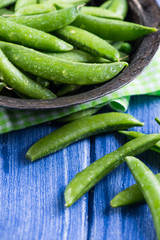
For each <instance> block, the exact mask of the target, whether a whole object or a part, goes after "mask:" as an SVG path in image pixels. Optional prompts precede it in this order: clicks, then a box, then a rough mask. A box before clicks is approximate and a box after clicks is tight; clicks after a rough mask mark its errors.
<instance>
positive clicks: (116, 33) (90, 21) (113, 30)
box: [72, 14, 157, 41]
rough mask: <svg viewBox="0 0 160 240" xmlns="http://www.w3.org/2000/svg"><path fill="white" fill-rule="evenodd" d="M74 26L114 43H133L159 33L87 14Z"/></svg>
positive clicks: (78, 19)
mask: <svg viewBox="0 0 160 240" xmlns="http://www.w3.org/2000/svg"><path fill="white" fill-rule="evenodd" d="M72 24H73V25H74V26H76V27H80V28H83V29H85V30H87V31H89V32H91V33H93V34H95V35H97V36H99V37H101V38H103V39H107V40H114V41H133V40H136V39H138V38H140V37H143V36H145V35H148V34H150V33H154V32H156V31H157V29H156V28H150V27H146V26H143V25H139V24H136V23H131V22H126V21H125V22H124V21H120V20H113V19H104V18H98V17H94V16H89V15H85V14H79V16H78V17H77V18H76V20H75V21H74V23H72Z"/></svg>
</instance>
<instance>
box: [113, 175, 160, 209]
mask: <svg viewBox="0 0 160 240" xmlns="http://www.w3.org/2000/svg"><path fill="white" fill-rule="evenodd" d="M155 176H156V178H157V179H158V181H159V182H160V173H158V174H156V175H155ZM144 202H145V199H144V197H143V194H142V193H141V190H140V189H139V187H138V185H137V184H134V185H132V186H130V187H128V188H126V189H125V190H123V191H122V192H120V193H118V194H117V195H116V196H115V197H114V198H113V199H112V200H111V201H110V205H111V207H113V208H116V207H123V206H128V205H131V204H140V203H144Z"/></svg>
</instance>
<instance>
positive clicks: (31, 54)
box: [0, 41, 128, 85]
mask: <svg viewBox="0 0 160 240" xmlns="http://www.w3.org/2000/svg"><path fill="white" fill-rule="evenodd" d="M0 48H2V50H3V51H4V52H5V54H6V55H7V57H8V59H9V60H10V61H11V62H13V63H14V64H15V65H16V66H18V67H20V68H21V69H23V70H24V71H26V72H29V73H32V74H33V75H36V76H40V77H43V78H46V79H48V80H52V81H54V82H60V83H64V84H76V85H92V84H97V83H102V82H106V81H108V80H110V79H111V78H113V77H114V76H116V75H117V74H118V73H120V72H121V71H122V70H123V68H124V67H126V66H128V63H126V62H116V63H108V64H107V63H105V64H101V63H99V64H89V63H79V62H69V61H64V60H61V59H55V58H53V57H50V56H47V55H46V54H43V53H40V52H38V51H35V50H33V49H30V48H26V47H23V46H20V45H17V44H13V43H6V42H2V41H0ZM28 59H29V61H28ZM71 70H72V71H71Z"/></svg>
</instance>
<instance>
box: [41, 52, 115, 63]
mask: <svg viewBox="0 0 160 240" xmlns="http://www.w3.org/2000/svg"><path fill="white" fill-rule="evenodd" d="M46 54H47V55H48V56H51V57H56V58H59V59H62V60H65V61H72V62H83V63H110V61H109V60H107V59H105V58H102V57H98V56H95V55H93V54H91V53H88V52H85V51H82V50H80V49H73V50H71V51H68V52H63V53H46Z"/></svg>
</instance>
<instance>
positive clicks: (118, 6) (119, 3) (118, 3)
mask: <svg viewBox="0 0 160 240" xmlns="http://www.w3.org/2000/svg"><path fill="white" fill-rule="evenodd" d="M108 10H111V11H112V12H114V13H116V14H117V15H120V16H122V18H123V19H124V18H125V17H126V15H127V12H128V2H127V0H113V1H112V3H111V5H110V6H109V7H108Z"/></svg>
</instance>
